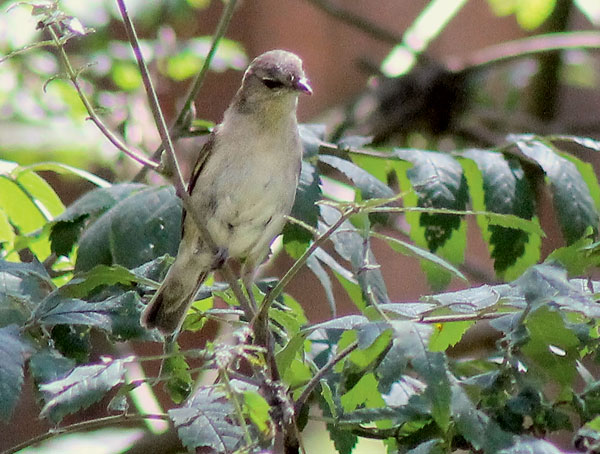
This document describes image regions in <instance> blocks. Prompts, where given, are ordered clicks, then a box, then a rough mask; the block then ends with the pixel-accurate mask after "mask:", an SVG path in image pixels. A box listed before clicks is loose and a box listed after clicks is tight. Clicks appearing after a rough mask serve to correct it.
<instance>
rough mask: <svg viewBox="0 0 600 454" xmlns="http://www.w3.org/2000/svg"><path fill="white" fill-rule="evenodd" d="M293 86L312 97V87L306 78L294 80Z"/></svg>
mask: <svg viewBox="0 0 600 454" xmlns="http://www.w3.org/2000/svg"><path fill="white" fill-rule="evenodd" d="M293 86H294V88H295V89H296V90H298V91H299V92H302V93H305V94H307V95H312V88H311V87H310V82H309V81H308V79H307V78H306V77H301V78H300V79H296V80H294V82H293Z"/></svg>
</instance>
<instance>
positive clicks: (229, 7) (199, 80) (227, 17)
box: [133, 0, 237, 181]
mask: <svg viewBox="0 0 600 454" xmlns="http://www.w3.org/2000/svg"><path fill="white" fill-rule="evenodd" d="M236 2H237V0H229V1H228V2H227V3H226V5H225V9H224V10H223V14H221V18H220V19H219V23H218V24H217V29H216V30H215V34H214V35H213V38H212V43H211V45H210V50H209V51H208V54H207V55H206V58H205V59H204V64H203V65H202V68H200V72H199V73H198V75H197V76H196V79H195V80H194V82H193V83H192V87H191V88H190V91H189V93H188V94H187V96H186V99H185V102H184V104H183V107H182V108H181V110H180V111H179V114H178V115H177V118H176V120H175V123H174V124H173V127H172V128H171V137H172V138H173V140H177V139H179V138H180V137H181V136H182V135H183V134H184V133H185V131H184V125H185V119H186V118H187V116H188V114H189V113H190V112H191V109H192V105H193V103H194V100H195V99H196V97H197V96H198V93H199V92H200V89H201V88H202V85H203V84H204V79H206V74H207V73H208V70H209V68H210V64H211V62H212V60H213V58H214V56H215V54H216V52H217V48H218V47H219V43H220V42H221V38H223V36H224V35H225V32H226V31H227V28H228V27H229V23H230V22H231V18H232V17H233V12H234V10H235V6H236ZM163 150H164V142H163V143H162V144H161V145H160V146H159V147H158V149H157V150H156V151H155V152H154V154H153V155H152V159H154V160H157V161H158V159H159V158H160V155H161V153H162V151H163ZM146 172H147V170H146V169H141V170H140V171H139V172H138V174H137V175H136V176H135V177H134V179H133V181H141V180H142V179H143V178H144V176H145V175H146Z"/></svg>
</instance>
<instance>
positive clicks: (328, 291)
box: [306, 255, 337, 317]
mask: <svg viewBox="0 0 600 454" xmlns="http://www.w3.org/2000/svg"><path fill="white" fill-rule="evenodd" d="M306 266H307V267H308V269H309V270H311V271H312V273H313V274H314V275H315V276H316V278H317V279H318V280H319V282H320V283H321V286H322V287H323V290H324V291H325V297H326V298H327V303H328V304H329V310H330V312H331V316H332V317H335V315H336V312H337V310H336V307H335V297H334V296H333V286H332V284H331V279H330V278H329V275H328V274H327V271H325V268H323V266H322V265H321V263H320V262H319V260H318V259H317V258H316V257H315V256H314V255H311V256H310V257H308V259H307V260H306Z"/></svg>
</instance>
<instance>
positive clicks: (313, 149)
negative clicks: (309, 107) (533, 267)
mask: <svg viewBox="0 0 600 454" xmlns="http://www.w3.org/2000/svg"><path fill="white" fill-rule="evenodd" d="M298 132H299V133H300V139H301V140H302V148H303V149H304V156H305V157H306V158H311V157H313V156H316V155H318V154H319V148H320V147H321V144H322V143H323V139H324V138H325V132H326V127H325V125H323V124H308V123H304V124H300V125H298Z"/></svg>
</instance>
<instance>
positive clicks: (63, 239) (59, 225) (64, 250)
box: [50, 215, 87, 257]
mask: <svg viewBox="0 0 600 454" xmlns="http://www.w3.org/2000/svg"><path fill="white" fill-rule="evenodd" d="M86 218H87V215H83V216H80V217H79V218H77V219H75V220H73V221H58V222H56V223H55V224H54V225H53V226H52V228H51V230H50V249H51V251H52V252H54V253H55V254H56V255H57V256H59V257H60V256H61V255H64V256H68V255H69V254H70V253H71V251H72V250H73V246H75V243H77V240H78V239H79V236H80V235H81V231H82V230H83V228H84V225H85V220H86Z"/></svg>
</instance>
